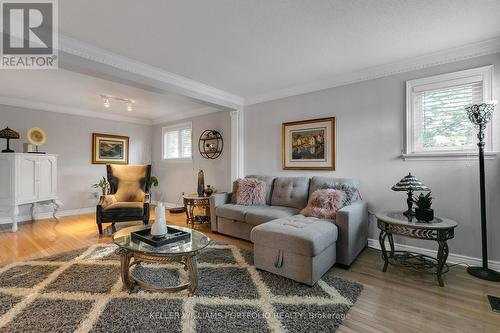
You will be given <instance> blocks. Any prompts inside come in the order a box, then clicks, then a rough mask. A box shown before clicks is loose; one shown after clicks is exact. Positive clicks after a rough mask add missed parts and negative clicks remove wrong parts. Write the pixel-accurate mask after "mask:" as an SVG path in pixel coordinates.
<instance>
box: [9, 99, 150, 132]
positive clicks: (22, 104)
mask: <svg viewBox="0 0 500 333" xmlns="http://www.w3.org/2000/svg"><path fill="white" fill-rule="evenodd" d="M0 104H2V105H8V106H14V107H19V108H25V109H33V110H41V111H48V112H57V113H65V114H70V115H74V116H82V117H90V118H99V119H107V120H115V121H122V122H127V123H134V124H140V125H152V124H153V123H152V121H151V120H148V119H140V118H133V117H127V116H121V115H117V114H112V113H103V112H96V111H90V110H85V109H79V108H74V107H67V106H63V105H56V104H50V103H44V102H39V101H30V100H26V99H20V98H13V97H7V96H0Z"/></svg>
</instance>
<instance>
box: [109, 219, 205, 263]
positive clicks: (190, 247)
mask: <svg viewBox="0 0 500 333" xmlns="http://www.w3.org/2000/svg"><path fill="white" fill-rule="evenodd" d="M169 227H172V228H175V229H179V230H182V231H185V232H188V233H190V234H191V238H190V239H189V240H185V241H180V242H176V243H171V244H167V245H164V246H158V247H156V246H152V245H149V244H146V243H144V242H141V241H136V240H132V239H131V236H130V234H131V233H132V232H134V231H139V230H144V229H148V228H151V226H145V225H140V226H135V227H129V228H125V229H123V230H120V231H118V232H116V233H115V234H114V235H113V242H114V243H115V244H116V245H118V246H119V247H122V248H124V249H126V250H129V251H132V252H140V253H145V254H154V255H165V256H168V255H182V254H188V253H192V252H197V251H200V250H201V249H203V248H205V247H206V246H207V245H208V244H209V243H210V238H208V237H207V236H205V234H203V233H201V232H199V231H196V230H193V229H190V228H184V227H179V226H176V225H170V224H169Z"/></svg>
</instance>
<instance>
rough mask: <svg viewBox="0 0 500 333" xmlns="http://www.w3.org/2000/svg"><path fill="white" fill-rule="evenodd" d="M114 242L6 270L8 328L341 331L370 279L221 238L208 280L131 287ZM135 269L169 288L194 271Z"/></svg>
mask: <svg viewBox="0 0 500 333" xmlns="http://www.w3.org/2000/svg"><path fill="white" fill-rule="evenodd" d="M115 249H116V247H115V246H114V245H102V244H98V245H94V246H91V247H90V248H86V249H81V250H75V251H72V252H68V253H63V254H60V255H56V256H52V257H46V258H42V259H39V260H33V261H25V262H16V263H13V264H10V265H7V266H4V267H2V268H0V332H82V333H83V332H184V333H189V332H239V333H242V332H252V333H254V332H334V331H335V330H336V329H337V328H338V326H339V325H340V324H341V322H342V321H343V320H345V319H346V318H348V317H349V314H348V310H349V308H350V307H351V306H352V305H353V304H354V302H356V299H357V298H358V296H359V295H360V293H361V290H362V286H361V285H360V284H358V283H355V282H352V281H348V280H346V279H343V278H340V277H338V276H336V275H335V270H336V268H332V269H331V270H330V271H329V272H328V273H327V274H325V276H324V277H323V278H322V279H321V280H320V281H319V282H318V283H317V284H316V285H315V286H314V287H312V288H311V287H308V286H305V285H302V284H299V283H296V282H294V281H291V280H288V279H285V278H282V277H279V276H277V275H274V274H270V273H267V272H263V271H260V270H257V269H256V268H255V267H254V266H253V265H252V260H253V259H252V251H248V250H241V249H238V248H237V247H234V246H229V245H220V244H212V245H210V246H209V247H208V248H206V249H205V250H204V251H203V252H201V253H200V256H199V259H198V262H199V266H198V267H199V276H200V280H199V287H198V289H197V291H196V293H195V295H194V296H192V297H189V296H188V295H187V292H185V291H183V292H179V293H174V294H167V293H152V292H148V291H144V290H138V291H135V292H134V293H132V294H129V293H128V292H126V291H125V289H124V288H123V285H122V282H121V279H120V273H119V272H120V263H119V261H118V259H119V258H118V256H117V255H116V254H115V252H114V251H115ZM133 274H134V275H135V276H136V277H138V278H141V279H143V280H144V281H146V282H154V283H155V284H157V285H160V286H168V285H170V286H171V285H174V284H178V283H179V282H182V281H183V280H184V279H186V276H185V274H184V272H183V270H182V269H181V267H180V266H178V265H174V264H172V265H162V266H161V267H158V266H154V265H147V264H141V265H140V266H138V267H137V268H135V269H134V271H133Z"/></svg>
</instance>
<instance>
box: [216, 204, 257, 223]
mask: <svg viewBox="0 0 500 333" xmlns="http://www.w3.org/2000/svg"><path fill="white" fill-rule="evenodd" d="M254 207H257V206H243V205H233V204H224V205H220V206H218V207H217V208H215V214H216V215H217V216H222V217H225V218H226V219H230V220H237V221H245V214H246V213H247V212H248V210H249V209H251V208H254Z"/></svg>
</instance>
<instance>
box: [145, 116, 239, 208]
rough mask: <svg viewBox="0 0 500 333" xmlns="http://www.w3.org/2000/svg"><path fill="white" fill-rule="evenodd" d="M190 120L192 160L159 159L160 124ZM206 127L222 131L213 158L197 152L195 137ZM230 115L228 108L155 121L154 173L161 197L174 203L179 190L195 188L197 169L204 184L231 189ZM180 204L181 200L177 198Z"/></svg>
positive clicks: (160, 155) (222, 189) (192, 190)
mask: <svg viewBox="0 0 500 333" xmlns="http://www.w3.org/2000/svg"><path fill="white" fill-rule="evenodd" d="M188 121H191V122H192V124H193V160H192V162H189V163H187V162H170V161H169V162H167V161H162V137H161V135H162V128H163V127H164V126H168V125H174V124H177V123H185V122H188ZM206 129H214V130H217V131H219V132H220V133H221V134H222V137H223V139H224V150H223V152H222V154H221V156H220V157H219V158H217V159H215V160H207V159H205V158H203V157H202V156H201V155H200V153H199V152H198V138H199V137H200V135H201V133H202V132H203V131H204V130H206ZM230 152H231V117H230V115H229V112H225V111H222V112H216V113H211V114H208V115H204V116H198V117H194V118H189V119H183V120H181V121H177V122H172V123H164V124H158V125H155V126H154V127H153V155H152V156H153V173H154V174H155V176H157V177H158V180H159V182H160V186H159V188H160V190H161V191H162V193H163V194H164V198H163V201H166V202H168V203H176V202H177V200H178V198H179V195H180V194H181V193H182V192H185V193H194V192H196V184H197V174H198V170H199V169H202V170H203V172H204V174H205V185H207V184H209V185H213V186H215V187H216V189H217V191H219V192H222V191H229V190H230V189H231V181H230V178H231V153H230ZM180 205H182V201H181V202H180Z"/></svg>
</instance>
